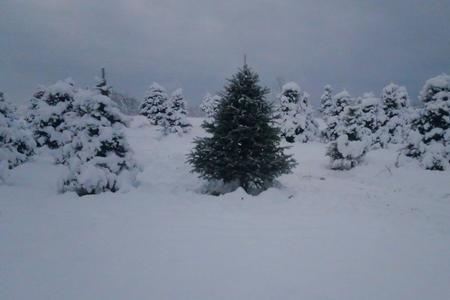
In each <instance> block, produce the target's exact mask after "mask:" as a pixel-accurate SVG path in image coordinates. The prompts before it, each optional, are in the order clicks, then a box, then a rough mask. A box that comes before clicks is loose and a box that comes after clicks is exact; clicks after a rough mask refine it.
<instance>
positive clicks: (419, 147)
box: [404, 74, 450, 171]
mask: <svg viewBox="0 0 450 300" xmlns="http://www.w3.org/2000/svg"><path fill="white" fill-rule="evenodd" d="M420 99H421V100H422V102H423V104H424V107H423V108H422V110H421V111H420V114H419V115H418V116H417V117H416V118H415V119H414V120H413V121H412V124H411V126H412V131H411V133H410V134H409V137H408V144H407V146H406V148H405V149H404V154H405V155H406V156H407V157H412V158H415V159H417V160H419V161H420V164H421V165H422V167H424V168H425V169H429V170H440V171H443V170H447V169H449V168H450V76H448V75H445V74H443V75H440V76H437V77H434V78H431V79H430V80H428V81H427V82H426V83H425V86H424V87H423V89H422V91H421V93H420Z"/></svg>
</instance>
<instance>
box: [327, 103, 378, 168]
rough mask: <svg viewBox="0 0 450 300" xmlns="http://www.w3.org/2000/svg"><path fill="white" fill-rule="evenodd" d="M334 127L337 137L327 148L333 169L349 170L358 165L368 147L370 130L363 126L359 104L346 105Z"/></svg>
mask: <svg viewBox="0 0 450 300" xmlns="http://www.w3.org/2000/svg"><path fill="white" fill-rule="evenodd" d="M341 116H342V122H340V123H339V125H338V128H336V132H337V138H336V140H335V141H333V142H331V143H330V144H329V145H328V148H327V156H329V157H330V166H331V168H332V169H333V170H349V169H351V168H353V167H355V166H356V165H358V164H359V163H360V162H361V161H362V160H363V158H364V156H365V154H366V153H367V151H368V150H369V147H370V143H371V140H370V131H369V130H368V129H367V128H365V127H364V126H363V121H362V119H361V117H362V112H361V108H360V107H359V106H357V105H356V106H347V107H345V109H344V111H343V112H342V114H341Z"/></svg>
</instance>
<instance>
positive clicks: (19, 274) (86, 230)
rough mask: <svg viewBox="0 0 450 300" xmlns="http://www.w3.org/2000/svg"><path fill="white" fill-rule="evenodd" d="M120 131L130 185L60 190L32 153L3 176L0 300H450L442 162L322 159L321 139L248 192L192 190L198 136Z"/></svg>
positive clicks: (448, 203)
mask: <svg viewBox="0 0 450 300" xmlns="http://www.w3.org/2000/svg"><path fill="white" fill-rule="evenodd" d="M190 121H191V123H192V124H193V129H192V131H190V132H189V133H188V134H186V135H184V136H182V137H179V136H176V135H174V136H167V137H161V135H160V133H159V132H158V131H157V130H156V129H155V127H151V126H149V125H148V124H145V123H144V122H142V120H138V121H135V122H132V123H131V124H132V125H134V126H132V127H131V128H129V129H127V130H126V134H127V138H128V140H129V143H130V145H131V148H133V149H134V152H135V156H136V158H137V159H138V160H139V161H140V163H141V164H142V165H143V167H144V171H143V172H142V173H141V174H140V175H139V180H140V182H141V183H140V186H139V187H137V188H135V189H131V190H130V191H129V192H128V193H103V194H100V195H93V196H85V197H81V198H80V197H78V196H77V195H76V194H75V193H65V194H58V193H57V189H56V183H57V181H58V178H59V176H60V175H61V173H62V171H63V169H64V167H63V166H61V165H59V166H58V165H54V164H53V160H52V158H51V157H50V156H47V155H45V154H42V155H40V156H38V157H36V158H35V159H34V161H32V162H28V163H25V164H23V165H20V166H18V167H17V168H15V169H13V170H10V177H9V179H8V182H7V183H6V184H4V185H0V299H2V300H13V299H14V300H21V299H23V300H29V299H34V300H41V299H42V300H52V299H55V300H56V299H58V300H59V299H66V300H67V299H68V300H70V299H96V300H99V299H108V300H111V299H224V300H225V299H226V300H229V299H246V300H248V299H258V300H261V299H283V300H286V299H293V300H294V299H295V300H298V299H336V300H338V299H346V300H352V299H354V300H361V299H374V300H375V299H376V300H380V299H392V300H394V299H395V300H399V299H407V300H414V299H417V300H423V299H427V300H433V299H436V300H441V299H450V285H449V282H450V251H449V249H450V184H449V182H450V172H448V171H447V172H439V171H428V170H423V169H421V168H420V167H419V166H418V165H417V164H416V163H409V164H405V165H404V166H402V167H400V168H395V167H394V163H395V160H396V156H397V152H396V150H397V149H398V146H395V147H394V146H391V147H390V148H389V149H381V150H374V151H371V152H369V153H368V154H367V156H366V157H365V160H364V162H363V163H362V164H361V165H359V166H357V167H356V168H354V169H352V170H350V171H332V170H330V169H329V167H328V158H327V157H326V156H325V148H326V145H324V144H319V143H309V144H303V143H294V144H293V147H292V148H290V149H289V150H288V151H289V152H290V153H293V154H294V156H295V158H296V159H297V161H298V162H299V165H298V166H297V167H296V168H295V170H294V171H293V174H289V175H284V176H282V177H281V178H280V187H278V188H271V189H269V190H267V191H265V192H263V193H262V194H260V195H258V196H249V195H247V194H245V192H243V190H242V189H238V190H236V191H234V192H232V193H229V194H225V195H223V196H219V197H214V196H209V195H202V194H199V193H198V192H197V190H199V189H200V188H201V185H202V181H201V180H200V179H197V178H196V176H195V174H191V173H190V172H189V170H190V167H189V166H188V165H186V164H185V161H186V156H185V155H186V153H188V152H189V151H190V149H191V148H192V143H191V142H192V139H193V138H194V137H195V136H199V135H203V134H204V133H203V131H202V129H201V128H200V127H199V125H200V122H201V120H200V119H190Z"/></svg>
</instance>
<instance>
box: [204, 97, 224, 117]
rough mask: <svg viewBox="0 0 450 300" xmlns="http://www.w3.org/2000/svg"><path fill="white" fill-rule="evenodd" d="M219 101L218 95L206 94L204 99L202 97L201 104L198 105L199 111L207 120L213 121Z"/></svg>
mask: <svg viewBox="0 0 450 300" xmlns="http://www.w3.org/2000/svg"><path fill="white" fill-rule="evenodd" d="M220 101H221V97H220V96H219V95H211V94H210V93H207V94H206V95H205V97H203V100H202V103H201V104H200V109H201V110H202V111H203V112H204V113H205V115H206V118H207V119H209V120H212V119H214V116H215V114H216V113H217V109H218V107H219V104H220Z"/></svg>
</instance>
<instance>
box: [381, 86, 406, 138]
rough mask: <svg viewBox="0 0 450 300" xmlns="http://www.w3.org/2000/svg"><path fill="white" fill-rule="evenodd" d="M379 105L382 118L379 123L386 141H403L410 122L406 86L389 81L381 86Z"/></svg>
mask: <svg viewBox="0 0 450 300" xmlns="http://www.w3.org/2000/svg"><path fill="white" fill-rule="evenodd" d="M381 107H382V109H383V113H384V118H383V120H382V121H383V123H382V124H381V127H382V128H381V130H382V135H383V137H384V139H385V142H386V143H392V144H399V143H403V142H404V141H405V140H406V138H407V135H408V129H409V128H408V125H409V123H410V118H411V116H410V106H409V96H408V92H407V91H406V88H405V87H403V86H398V85H396V84H394V83H391V84H389V85H387V86H385V87H384V88H383V91H382V93H381Z"/></svg>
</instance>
